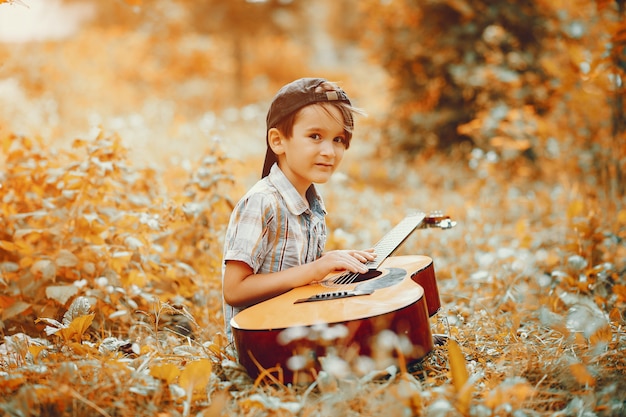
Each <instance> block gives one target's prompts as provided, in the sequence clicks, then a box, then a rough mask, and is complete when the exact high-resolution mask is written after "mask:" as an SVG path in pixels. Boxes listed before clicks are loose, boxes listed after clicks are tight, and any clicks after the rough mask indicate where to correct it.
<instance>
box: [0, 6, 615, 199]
mask: <svg viewBox="0 0 626 417" xmlns="http://www.w3.org/2000/svg"><path fill="white" fill-rule="evenodd" d="M624 9H625V2H624V0H571V1H564V0H563V1H561V0H534V1H530V2H529V1H521V0H510V1H502V2H493V1H490V0H430V1H409V0H341V1H334V0H316V1H312V0H267V1H264V0H248V1H246V0H231V1H227V2H225V1H220V0H207V1H202V2H198V1H193V0H113V1H107V2H102V1H95V0H9V1H7V0H4V1H0V62H1V64H0V126H2V129H3V130H4V131H5V132H13V133H17V134H23V135H29V136H32V135H36V136H40V137H42V138H43V139H44V140H46V141H49V142H52V143H64V142H69V141H71V140H73V139H74V138H76V137H82V138H88V137H89V132H90V131H91V130H92V129H93V128H94V127H97V126H99V127H101V128H102V129H104V130H106V131H113V132H117V133H119V134H120V135H121V136H122V138H123V139H124V141H125V142H127V143H128V145H129V146H130V147H131V148H132V151H133V152H134V154H135V160H136V161H137V162H138V163H151V164H152V163H153V164H156V165H159V164H167V163H171V162H175V163H176V161H177V160H181V159H184V158H188V157H192V156H193V155H195V154H197V151H198V149H203V148H205V147H207V146H212V145H211V144H214V143H216V142H219V143H221V144H222V145H223V146H224V147H225V149H226V150H227V152H229V153H230V154H232V155H235V156H237V157H240V158H248V157H250V158H253V159H254V160H257V159H260V157H261V156H262V155H261V154H262V152H263V148H264V143H263V137H264V136H263V135H264V129H265V127H264V117H265V112H266V109H267V106H268V103H269V101H270V100H271V98H272V96H273V95H274V93H275V92H276V90H277V89H278V88H279V87H280V86H281V85H283V84H285V83H286V82H289V81H291V80H293V79H295V78H299V77H303V76H322V77H326V78H328V79H330V80H333V81H336V82H338V83H339V84H340V85H342V87H343V88H344V89H345V90H346V91H347V92H348V94H349V95H350V96H351V97H352V98H353V99H354V101H355V103H356V105H357V106H360V107H362V108H363V109H365V110H366V111H367V112H368V114H369V116H368V117H367V118H365V119H363V120H360V121H359V122H358V125H357V132H356V139H357V140H358V141H360V143H359V145H358V146H356V145H355V146H354V149H359V150H355V151H352V150H351V151H350V152H351V153H352V154H353V155H354V157H358V158H362V157H364V155H367V156H368V157H370V158H379V160H385V161H387V160H399V159H401V160H403V161H409V162H410V161H411V160H413V158H415V157H416V155H419V157H421V158H424V157H432V156H435V155H443V158H442V160H443V161H451V162H454V163H455V164H456V166H459V163H460V165H463V166H467V167H469V168H470V169H473V170H474V172H476V174H477V175H483V176H484V175H487V176H488V175H491V174H493V173H494V172H497V173H498V175H501V176H503V177H505V178H527V179H533V178H534V179H537V178H543V179H546V178H547V179H551V180H556V181H575V182H581V183H585V184H591V185H592V186H593V188H595V190H596V192H600V193H602V194H603V196H605V197H609V196H610V197H613V198H615V197H618V196H622V195H623V191H624V185H623V184H624V181H623V171H624V166H625V165H626V162H625V158H626V145H625V141H624V132H625V130H626V121H625V112H624V82H623V81H624V71H625V69H626V53H625V48H626V23H625V14H626V13H625V10H624ZM355 143H357V142H355ZM359 152H360V153H359ZM255 158H256V159H255ZM390 175H391V174H390ZM565 177H566V178H567V179H565Z"/></svg>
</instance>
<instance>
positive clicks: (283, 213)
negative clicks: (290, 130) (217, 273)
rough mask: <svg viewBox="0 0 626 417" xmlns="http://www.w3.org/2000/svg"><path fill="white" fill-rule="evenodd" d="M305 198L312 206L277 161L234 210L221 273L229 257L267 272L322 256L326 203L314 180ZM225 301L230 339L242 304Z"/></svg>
mask: <svg viewBox="0 0 626 417" xmlns="http://www.w3.org/2000/svg"><path fill="white" fill-rule="evenodd" d="M307 199H308V200H309V202H310V208H309V205H307V203H306V202H305V201H304V200H303V199H302V197H301V196H300V194H299V193H298V192H297V191H296V189H295V188H294V186H293V185H292V184H291V183H290V182H289V180H288V179H287V177H285V174H283V172H282V171H281V170H280V168H278V165H276V164H275V165H274V166H273V167H272V169H271V171H270V174H269V175H268V176H267V177H265V178H263V179H262V180H260V181H259V182H257V183H256V184H255V185H254V186H253V187H252V188H251V189H250V190H249V191H248V192H247V193H246V195H245V196H243V198H242V199H241V200H239V202H238V203H237V205H236V206H235V208H234V210H233V213H232V214H231V217H230V222H229V224H228V229H227V231H226V238H225V241H224V257H223V265H222V279H223V276H224V274H223V272H224V270H225V267H226V261H242V262H245V263H246V264H248V265H249V266H250V267H251V268H252V270H253V271H254V273H255V274H256V273H262V274H265V273H271V272H278V271H282V270H284V269H287V268H291V267H293V266H297V265H302V264H305V263H309V262H312V261H314V260H316V259H318V258H319V257H320V256H322V253H323V251H324V245H325V244H326V222H325V219H324V216H325V215H326V209H325V207H324V202H323V201H322V198H321V196H320V195H319V194H318V193H317V190H316V188H315V186H314V185H313V186H311V187H310V188H309V190H308V191H307ZM268 279H269V278H268ZM222 301H223V304H224V319H225V325H226V334H227V335H228V337H229V339H230V338H231V328H230V319H231V318H232V317H233V316H234V315H235V314H237V313H238V312H239V311H241V310H242V309H243V308H235V307H233V306H230V305H228V304H227V303H226V301H224V300H222Z"/></svg>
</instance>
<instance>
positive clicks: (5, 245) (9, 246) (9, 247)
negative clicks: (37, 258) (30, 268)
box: [0, 240, 17, 252]
mask: <svg viewBox="0 0 626 417" xmlns="http://www.w3.org/2000/svg"><path fill="white" fill-rule="evenodd" d="M0 248H1V249H4V250H5V251H7V252H13V251H14V250H16V249H17V246H15V243H13V242H9V241H8V240H0Z"/></svg>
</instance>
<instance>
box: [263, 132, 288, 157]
mask: <svg viewBox="0 0 626 417" xmlns="http://www.w3.org/2000/svg"><path fill="white" fill-rule="evenodd" d="M284 141H285V137H284V136H283V134H282V133H280V130H278V129H276V128H275V127H273V128H271V129H270V130H269V131H268V132H267V143H268V144H269V145H270V148H271V149H272V151H273V152H274V153H275V154H276V155H281V154H283V153H285V149H284V147H283V142H284Z"/></svg>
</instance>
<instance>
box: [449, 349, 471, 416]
mask: <svg viewBox="0 0 626 417" xmlns="http://www.w3.org/2000/svg"><path fill="white" fill-rule="evenodd" d="M448 360H449V362H450V373H451V374H452V385H453V386H454V391H455V392H456V395H457V408H458V409H459V411H460V412H461V413H462V414H463V415H468V413H469V405H470V401H471V399H472V384H471V383H468V382H469V374H468V372H467V367H466V366H465V357H464V356H463V352H461V347H460V346H459V344H458V343H457V341H456V340H454V339H450V340H448Z"/></svg>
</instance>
